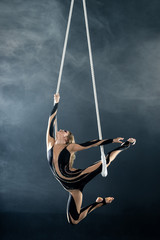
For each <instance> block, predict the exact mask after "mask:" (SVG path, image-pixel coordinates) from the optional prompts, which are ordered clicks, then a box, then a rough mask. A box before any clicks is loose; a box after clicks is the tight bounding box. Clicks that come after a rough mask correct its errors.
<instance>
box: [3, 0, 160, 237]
mask: <svg viewBox="0 0 160 240" xmlns="http://www.w3.org/2000/svg"><path fill="white" fill-rule="evenodd" d="M69 7H70V1H69V0H65V1H63V0H46V1H44V0H37V1H36V0H27V1H25V0H0V156H1V158H0V167H1V175H0V194H1V196H0V212H1V217H2V222H3V230H4V231H3V233H4V234H3V238H4V239H7V240H8V239H16V238H18V237H19V238H21V239H47V237H48V238H49V237H50V236H51V237H53V233H54V237H55V238H54V239H57V238H59V239H67V236H68V235H67V234H71V233H72V234H73V236H74V238H75V237H76V238H77V239H80V238H82V237H83V238H85V237H86V239H90V238H91V239H93V238H96V237H100V239H106V237H108V239H132V237H133V239H142V238H143V237H144V236H145V235H146V236H145V239H146V237H147V236H148V237H149V239H150V236H152V239H153V237H155V239H156V236H157V234H158V231H157V230H156V226H158V225H156V219H158V217H159V214H160V208H159V201H160V192H159V184H158V183H159V167H160V162H159V136H160V128H159V122H160V114H159V113H160V110H159V106H160V101H159V98H160V80H159V76H160V68H159V66H160V14H159V13H160V1H158V0H152V1H150V0H130V1H128V0H112V1H111V0H94V1H93V0H92V1H91V0H87V9H88V20H89V27H90V35H91V43H92V51H93V60H94V66H95V76H96V85H97V94H98V100H99V109H100V116H101V124H102V132H103V138H115V137H119V136H121V137H125V139H127V138H128V137H135V138H136V139H137V144H136V145H135V146H134V147H132V148H130V149H129V150H127V151H125V152H123V153H122V154H120V155H119V156H118V157H117V159H116V160H115V162H114V163H113V164H112V166H110V167H109V168H108V172H109V174H108V177H107V178H102V177H101V175H100V176H97V177H96V178H95V179H94V180H93V181H92V182H91V183H89V184H88V185H87V186H86V188H85V190H84V206H85V205H86V204H90V203H91V202H94V201H95V199H96V197H97V196H102V197H104V196H113V197H114V198H115V200H114V202H113V203H112V204H111V205H110V206H107V207H104V208H101V209H98V210H96V211H95V212H94V213H92V214H91V215H89V216H88V217H87V218H86V219H85V220H84V221H83V222H82V223H80V224H79V225H78V226H76V227H74V230H73V228H72V227H71V226H70V225H69V224H68V223H67V222H66V215H65V211H66V203H67V198H68V193H67V192H65V191H64V189H63V188H62V187H61V186H60V184H59V183H58V182H57V181H56V180H55V179H54V177H53V175H52V173H51V171H50V169H49V165H48V162H47V160H46V146H45V134H46V127H47V122H48V115H49V113H50V111H51V109H52V104H53V95H54V93H55V91H56V86H57V79H58V73H59V67H60V61H61V55H62V49H63V43H64V37H65V31H66V25H67V18H68V12H69ZM60 96H61V99H60V104H59V109H58V124H59V128H62V129H63V128H64V129H69V130H70V131H72V132H73V134H74V135H75V139H76V142H84V141H88V140H92V139H96V138H98V133H97V123H96V113H95V106H94V98H93V89H92V82H91V74H90V66H89V58H88V49H87V40H86V32H85V25H84V16H83V9H82V1H81V0H75V6H74V9H73V17H72V22H71V30H70V35H69V42H68V47H67V53H66V58H65V65H64V71H63V76H62V84H61V89H60ZM117 146H118V145H116V144H114V145H113V144H112V145H110V146H108V145H107V146H105V152H106V153H107V151H109V150H110V149H113V148H115V147H117ZM99 159H100V152H99V148H94V149H89V150H87V151H83V152H78V153H77V159H76V162H75V167H87V166H89V165H90V164H92V163H93V162H95V161H97V160H99ZM26 226H27V228H26ZM86 226H88V228H86ZM107 226H109V227H108V228H107ZM101 228H102V229H101ZM20 229H21V231H20ZM63 229H64V231H62V230H63ZM100 229H101V231H100ZM107 229H108V230H107ZM148 231H149V232H148ZM17 232H18V233H17ZM149 234H150V235H149ZM92 235H93V237H92ZM68 238H69V236H68Z"/></svg>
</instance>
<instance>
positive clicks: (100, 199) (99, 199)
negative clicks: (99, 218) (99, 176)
mask: <svg viewBox="0 0 160 240" xmlns="http://www.w3.org/2000/svg"><path fill="white" fill-rule="evenodd" d="M113 200H114V198H113V197H106V198H105V202H106V203H111V202H112V201H113ZM102 201H103V198H101V197H98V198H97V199H96V202H97V203H100V202H102Z"/></svg>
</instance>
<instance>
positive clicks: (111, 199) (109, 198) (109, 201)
mask: <svg viewBox="0 0 160 240" xmlns="http://www.w3.org/2000/svg"><path fill="white" fill-rule="evenodd" d="M113 200H114V198H113V197H106V198H105V202H106V203H111V202H112V201H113Z"/></svg>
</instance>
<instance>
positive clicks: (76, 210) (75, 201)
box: [67, 190, 113, 225]
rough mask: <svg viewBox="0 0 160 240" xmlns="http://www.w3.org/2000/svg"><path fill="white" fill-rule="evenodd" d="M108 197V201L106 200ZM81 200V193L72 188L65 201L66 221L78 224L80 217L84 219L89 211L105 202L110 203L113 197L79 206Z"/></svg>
mask: <svg viewBox="0 0 160 240" xmlns="http://www.w3.org/2000/svg"><path fill="white" fill-rule="evenodd" d="M107 199H108V201H107ZM82 200H83V194H82V192H81V191H80V190H73V191H72V192H70V194H69V199H68V203H67V219H68V222H69V223H71V224H73V225H75V224H78V223H79V222H80V221H81V220H82V219H84V218H85V217H86V216H87V215H88V214H89V213H90V212H92V211H93V210H95V209H96V208H99V207H101V206H104V205H106V203H111V202H112V201H113V198H106V199H103V200H102V201H101V202H94V203H92V204H90V205H88V206H87V207H84V208H81V206H82Z"/></svg>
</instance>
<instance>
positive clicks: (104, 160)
mask: <svg viewBox="0 0 160 240" xmlns="http://www.w3.org/2000/svg"><path fill="white" fill-rule="evenodd" d="M83 9H84V17H85V25H86V33H87V41H88V50H89V59H90V67H91V76H92V83H93V92H94V100H95V107H96V115H97V124H98V133H99V139H100V140H102V131H101V123H100V116H99V108H98V100H97V91H96V83H95V74H94V67H93V58H92V50H91V41H90V35H89V27H88V18H87V9H86V1H85V0H83ZM100 150H101V160H102V173H101V174H102V176H103V177H106V176H107V166H106V158H105V154H104V147H103V146H100Z"/></svg>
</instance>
